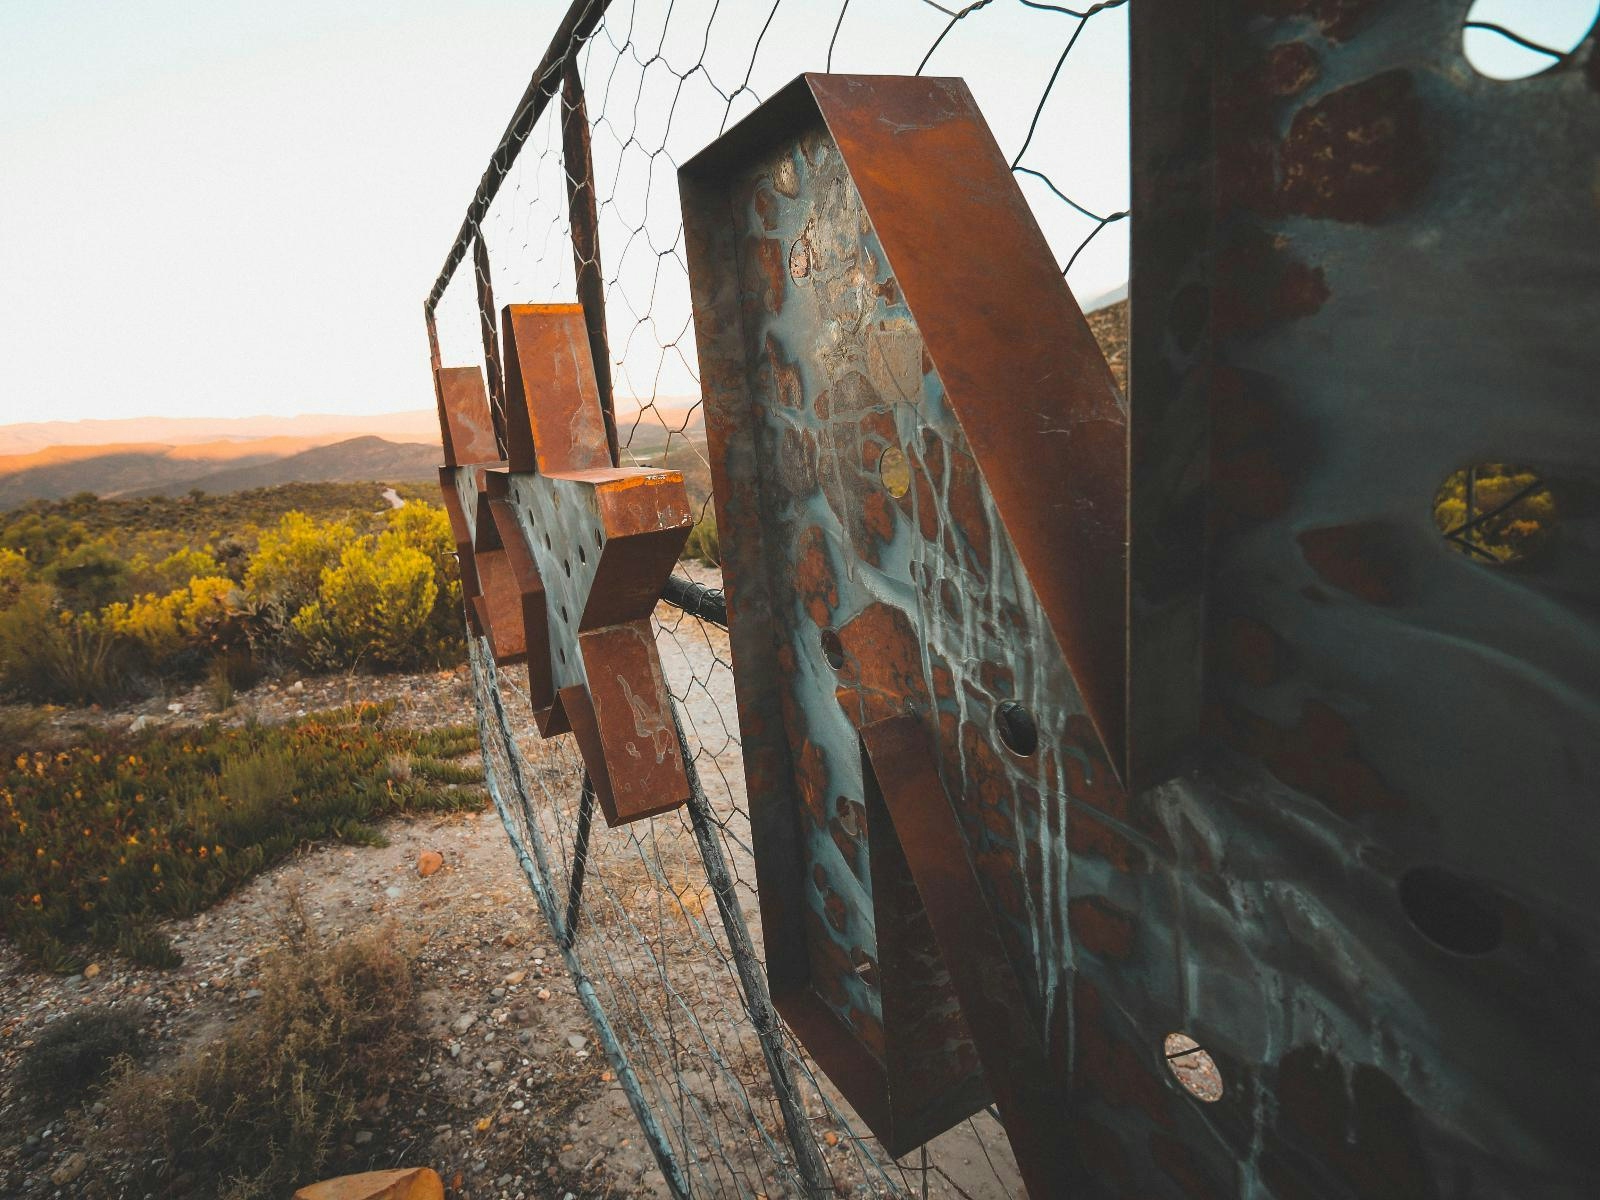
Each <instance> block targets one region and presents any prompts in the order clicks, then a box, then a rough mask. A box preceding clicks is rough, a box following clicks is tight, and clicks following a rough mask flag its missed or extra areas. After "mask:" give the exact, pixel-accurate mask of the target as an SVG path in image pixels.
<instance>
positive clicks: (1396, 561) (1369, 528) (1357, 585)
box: [1296, 521, 1404, 605]
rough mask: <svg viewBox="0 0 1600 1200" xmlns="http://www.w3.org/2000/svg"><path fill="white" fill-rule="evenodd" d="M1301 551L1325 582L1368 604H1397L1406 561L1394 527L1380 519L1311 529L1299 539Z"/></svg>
mask: <svg viewBox="0 0 1600 1200" xmlns="http://www.w3.org/2000/svg"><path fill="white" fill-rule="evenodd" d="M1296 541H1298V542H1299V543H1300V553H1301V554H1303V555H1304V556H1305V560H1306V562H1307V563H1308V564H1309V565H1310V567H1311V569H1312V570H1313V571H1315V572H1316V573H1317V574H1318V576H1320V577H1321V578H1322V580H1323V582H1325V583H1328V584H1331V585H1332V586H1334V587H1336V588H1338V589H1339V590H1340V591H1342V592H1348V593H1349V594H1350V595H1352V596H1355V597H1357V598H1358V599H1361V600H1365V601H1366V602H1367V603H1368V604H1382V605H1389V604H1397V603H1399V601H1400V595H1401V591H1402V587H1403V582H1404V565H1403V561H1402V559H1401V557H1400V554H1399V550H1398V547H1397V546H1396V545H1395V542H1394V537H1393V533H1392V531H1391V530H1390V529H1389V527H1388V526H1387V525H1385V524H1384V523H1382V522H1380V521H1362V522H1358V523H1356V524H1353V525H1329V526H1327V527H1326V528H1323V529H1310V530H1307V531H1306V532H1305V533H1302V534H1301V535H1300V536H1299V537H1298V538H1297V539H1296Z"/></svg>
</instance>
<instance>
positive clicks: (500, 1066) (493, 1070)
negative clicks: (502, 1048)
mask: <svg viewBox="0 0 1600 1200" xmlns="http://www.w3.org/2000/svg"><path fill="white" fill-rule="evenodd" d="M505 1069H506V1064H505V1063H504V1062H503V1061H502V1060H500V1059H498V1058H497V1059H495V1060H494V1061H493V1062H492V1063H490V1064H489V1065H488V1066H486V1067H484V1070H485V1071H487V1072H489V1074H491V1075H498V1074H500V1072H501V1071H504V1070H505Z"/></svg>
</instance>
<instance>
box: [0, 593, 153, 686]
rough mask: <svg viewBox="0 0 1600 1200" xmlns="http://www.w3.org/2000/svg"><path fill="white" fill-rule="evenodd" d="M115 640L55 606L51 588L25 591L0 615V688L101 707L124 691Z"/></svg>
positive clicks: (80, 616)
mask: <svg viewBox="0 0 1600 1200" xmlns="http://www.w3.org/2000/svg"><path fill="white" fill-rule="evenodd" d="M126 685H127V677H126V672H125V670H124V664H123V662H122V660H121V659H120V657H119V655H118V653H117V646H116V638H115V636H114V635H113V634H112V633H110V632H109V631H108V630H107V629H106V628H105V627H104V626H103V625H102V624H101V623H100V622H99V621H98V620H96V619H95V618H94V617H93V616H92V615H84V614H74V613H71V612H67V611H64V610H60V609H58V608H56V606H55V603H54V597H53V595H52V592H51V589H50V588H49V587H47V586H45V585H42V584H33V585H30V586H27V587H25V588H24V589H23V590H22V592H21V593H20V594H19V595H18V597H17V599H16V601H15V602H14V603H13V604H12V605H11V606H10V607H9V608H6V609H5V610H3V611H0V688H4V689H5V690H7V691H9V692H12V693H14V694H16V695H19V696H23V697H26V698H27V699H30V700H36V701H45V702H49V703H64V704H90V703H107V702H109V701H111V700H114V699H116V698H117V697H119V696H120V695H122V694H124V692H125V691H126Z"/></svg>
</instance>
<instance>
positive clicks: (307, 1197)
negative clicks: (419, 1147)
mask: <svg viewBox="0 0 1600 1200" xmlns="http://www.w3.org/2000/svg"><path fill="white" fill-rule="evenodd" d="M356 1136H357V1138H359V1137H360V1134H357V1135H356ZM368 1136H369V1137H370V1136H371V1135H370V1134H369V1135H368ZM281 1194H282V1193H280V1195H281ZM292 1200H444V1180H443V1179H441V1178H439V1174H438V1172H437V1171H434V1170H433V1169H432V1168H430V1167H402V1168H400V1169H399V1170H394V1171H365V1172H363V1173H362V1174H360V1175H341V1176H340V1177H339V1178H337V1179H328V1180H325V1181H324V1182H322V1183H313V1184H309V1185H307V1186H306V1187H303V1188H301V1189H300V1190H299V1191H298V1192H296V1193H295V1194H294V1196H293V1197H292Z"/></svg>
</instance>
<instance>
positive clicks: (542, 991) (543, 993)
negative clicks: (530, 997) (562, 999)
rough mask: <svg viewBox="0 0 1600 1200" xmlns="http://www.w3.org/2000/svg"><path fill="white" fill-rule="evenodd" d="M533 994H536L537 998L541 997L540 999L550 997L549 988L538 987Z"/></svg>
mask: <svg viewBox="0 0 1600 1200" xmlns="http://www.w3.org/2000/svg"><path fill="white" fill-rule="evenodd" d="M534 995H536V996H538V997H539V999H541V1000H548V999H550V989H549V988H540V989H539V990H538V991H537V992H535V993H534Z"/></svg>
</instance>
